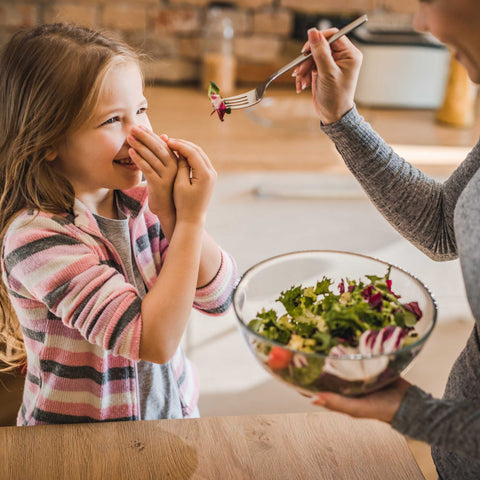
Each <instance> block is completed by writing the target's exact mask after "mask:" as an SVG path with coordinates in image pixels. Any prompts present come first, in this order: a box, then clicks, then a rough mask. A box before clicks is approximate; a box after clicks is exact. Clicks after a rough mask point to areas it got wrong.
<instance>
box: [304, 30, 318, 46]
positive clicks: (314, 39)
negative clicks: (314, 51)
mask: <svg viewBox="0 0 480 480" xmlns="http://www.w3.org/2000/svg"><path fill="white" fill-rule="evenodd" d="M307 33H308V41H309V43H310V45H312V44H313V45H315V44H316V43H319V42H320V40H321V36H320V32H319V31H318V30H317V29H316V28H309V29H308V32H307Z"/></svg>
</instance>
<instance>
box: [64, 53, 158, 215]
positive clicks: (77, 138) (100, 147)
mask: <svg viewBox="0 0 480 480" xmlns="http://www.w3.org/2000/svg"><path fill="white" fill-rule="evenodd" d="M146 111H147V101H146V100H145V97H144V96H143V83H142V77H141V74H140V70H139V68H138V66H137V65H136V64H135V63H134V62H129V63H123V64H120V65H117V66H115V67H113V68H112V69H110V71H109V72H108V73H107V75H106V77H105V82H104V87H103V89H102V91H101V92H100V97H99V102H98V105H97V107H96V109H95V111H94V112H93V116H92V119H91V120H89V121H87V122H86V123H85V124H83V125H82V126H81V127H80V128H79V129H78V130H77V131H75V132H73V133H71V134H70V135H67V136H66V138H65V140H64V141H63V142H62V143H61V145H60V146H59V147H58V148H57V149H56V152H55V153H56V158H55V160H54V162H56V167H57V168H59V169H60V170H61V172H62V173H63V174H64V175H65V176H66V177H67V178H68V180H69V181H70V182H71V183H72V185H73V188H74V190H75V196H76V197H77V198H79V199H80V200H82V201H84V203H86V204H87V205H88V206H89V208H90V209H92V210H93V211H95V210H97V211H98V210H99V208H98V205H99V204H100V203H101V202H102V201H105V199H106V198H113V197H111V195H110V196H109V194H110V193H111V192H112V191H113V190H114V189H119V190H125V189H128V188H132V187H134V186H135V185H137V184H138V183H139V182H140V180H141V172H140V170H139V169H138V168H137V167H136V166H135V164H134V163H133V162H132V161H131V159H130V157H129V155H128V149H129V145H128V144H127V141H126V138H127V135H128V134H129V133H130V130H131V129H132V127H133V126H135V125H143V126H145V127H147V128H151V126H150V122H149V120H148V116H147V114H146ZM92 202H93V204H92ZM95 202H96V205H95Z"/></svg>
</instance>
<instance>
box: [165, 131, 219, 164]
mask: <svg viewBox="0 0 480 480" xmlns="http://www.w3.org/2000/svg"><path fill="white" fill-rule="evenodd" d="M168 146H169V147H171V148H172V149H173V150H175V151H177V152H178V153H179V154H180V155H183V156H184V157H185V158H186V159H187V162H188V163H189V164H190V166H191V167H192V168H201V166H202V163H203V164H204V166H206V167H207V168H208V169H212V170H213V165H212V163H211V161H210V159H209V158H208V155H207V154H206V153H205V152H204V151H203V149H202V148H200V147H199V146H198V145H195V144H194V143H192V142H189V141H187V140H180V139H173V138H170V139H169V140H168Z"/></svg>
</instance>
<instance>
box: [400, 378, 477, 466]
mask: <svg viewBox="0 0 480 480" xmlns="http://www.w3.org/2000/svg"><path fill="white" fill-rule="evenodd" d="M392 427H393V428H395V429H396V430H398V431H399V432H400V433H402V434H404V435H407V436H408V437H411V438H415V439H417V440H421V441H423V442H426V443H428V444H430V445H432V446H435V447H438V448H441V449H442V450H445V451H451V452H458V453H460V454H462V455H465V456H467V457H471V458H472V459H474V460H476V461H478V459H479V458H480V408H479V407H478V405H476V404H474V403H473V402H471V401H467V400H465V401H458V400H439V399H436V398H433V397H432V396H431V395H429V394H428V393H425V392H424V391H423V390H421V389H420V388H418V387H416V386H412V387H410V388H409V389H408V391H407V393H406V395H405V397H404V399H403V402H402V404H401V405H400V408H399V409H398V411H397V413H396V415H395V417H394V419H393V422H392Z"/></svg>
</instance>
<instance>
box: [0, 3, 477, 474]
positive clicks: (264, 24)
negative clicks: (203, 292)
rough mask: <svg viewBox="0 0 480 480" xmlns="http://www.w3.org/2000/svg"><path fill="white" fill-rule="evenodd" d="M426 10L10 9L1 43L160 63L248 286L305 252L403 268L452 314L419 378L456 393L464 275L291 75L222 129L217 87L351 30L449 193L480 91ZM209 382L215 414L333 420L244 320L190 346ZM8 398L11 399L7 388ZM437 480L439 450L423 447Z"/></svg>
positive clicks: (149, 71) (397, 144) (471, 133)
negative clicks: (249, 341)
mask: <svg viewBox="0 0 480 480" xmlns="http://www.w3.org/2000/svg"><path fill="white" fill-rule="evenodd" d="M417 1H418V0H403V1H397V0H236V1H230V2H214V3H212V2H208V1H207V0H115V1H114V0H104V1H99V2H95V1H93V0H75V1H73V0H62V1H52V0H36V1H35V0H24V1H21V0H20V1H13V0H12V1H9V0H0V45H1V44H3V43H5V42H6V41H7V40H8V38H9V37H10V36H11V34H13V33H14V32H15V31H16V30H18V29H20V28H24V27H31V26H34V25H37V24H41V23H46V22H55V21H60V20H67V21H71V22H75V23H79V24H82V25H86V26H90V27H93V28H101V29H105V30H107V31H109V32H113V33H114V34H116V35H118V36H120V37H121V38H123V39H124V40H125V41H127V42H128V43H130V44H131V45H133V46H135V47H136V48H138V49H139V50H140V51H141V52H142V53H144V54H145V55H144V60H143V67H144V72H145V76H146V79H147V91H146V95H147V98H148V100H149V115H150V119H151V122H152V125H153V127H154V129H155V130H156V131H157V132H159V133H167V134H169V135H170V136H172V137H182V138H187V139H189V140H192V141H194V142H195V143H197V144H199V145H201V146H202V147H203V148H204V150H205V151H206V152H207V153H208V155H209V156H210V158H211V159H212V161H213V163H214V165H215V167H216V169H217V171H218V173H219V177H218V183H217V189H216V193H215V196H214V198H213V200H212V205H211V208H210V211H209V216H208V224H207V228H208V230H209V232H210V233H211V234H212V235H213V236H214V237H215V238H216V239H217V241H218V242H219V243H220V244H221V245H222V246H223V247H224V248H225V249H226V250H228V251H229V252H230V253H231V254H232V255H233V256H234V257H235V258H236V260H237V263H238V266H239V270H240V272H243V271H245V270H246V269H247V268H249V267H250V266H252V265H253V264H255V263H256V262H258V261H260V260H263V259H265V258H267V257H270V256H273V255H276V254H281V253H285V252H288V251H293V250H305V249H335V250H345V251H352V252H358V253H363V254H367V255H371V256H374V257H377V258H381V259H382V260H386V261H389V262H391V263H394V264H397V265H399V266H401V267H403V268H404V269H406V270H408V271H410V272H411V273H413V274H414V275H415V276H417V277H418V278H420V279H421V280H422V281H423V282H424V283H425V284H426V285H427V286H428V287H429V288H430V289H431V291H432V292H433V295H434V296H435V298H436V299H437V302H438V306H439V319H438V325H437V327H436V329H435V331H434V333H433V335H432V337H431V338H430V340H429V341H428V342H427V345H426V346H425V349H424V351H423V352H422V353H421V354H420V356H419V357H418V358H417V360H416V361H415V362H414V364H413V366H412V368H411V370H410V371H409V372H408V373H407V375H406V376H407V378H408V379H409V380H411V381H413V382H415V383H417V384H418V385H419V386H421V387H422V388H424V389H425V390H427V391H429V392H431V393H432V394H434V395H441V394H442V392H443V388H444V384H445V381H446V377H447V374H448V371H449V369H450V366H451V365H452V363H453V361H454V359H455V358H456V356H457V355H458V353H459V351H460V350H461V348H462V347H463V345H464V342H465V339H466V338H467V336H468V334H469V332H470V330H471V328H472V317H471V313H470V310H469V308H468V305H467V302H466V299H465V295H464V289H463V282H462V278H461V272H460V268H459V264H458V261H450V262H444V263H437V262H433V261H432V260H430V259H429V258H427V257H426V256H425V255H424V254H422V253H420V252H419V251H418V250H417V249H416V248H415V247H413V246H412V245H411V244H410V243H409V242H407V241H406V240H404V239H403V238H402V237H401V236H400V235H399V234H398V233H397V232H396V231H395V230H394V229H393V228H392V227H391V226H390V225H389V224H388V223H387V222H386V221H385V219H384V218H383V217H382V216H381V215H380V214H379V213H378V212H377V211H376V209H375V208H374V207H373V206H372V205H371V204H370V202H369V200H368V198H367V197H366V196H365V194H364V193H363V191H362V190H361V189H360V188H359V186H358V184H357V183H356V181H355V180H354V179H353V177H351V176H350V175H349V173H348V171H347V169H346V167H345V166H344V164H343V162H342V160H341V158H340V157H339V155H338V153H337V152H336V150H335V148H334V147H333V146H332V144H331V143H330V142H329V141H328V139H327V138H326V137H325V136H324V135H323V134H322V133H321V132H320V131H319V126H318V119H317V118H316V116H315V112H314V111H313V107H312V102H311V95H310V92H309V91H305V92H303V93H301V94H300V95H297V94H296V93H295V92H294V81H293V79H292V77H291V76H290V75H289V74H286V75H284V76H283V77H280V78H279V79H278V80H277V81H276V82H275V83H274V85H272V87H271V88H270V89H269V90H268V91H267V95H266V98H265V99H264V100H263V101H262V102H261V103H260V104H258V105H257V106H255V107H253V108H251V109H248V110H239V111H235V112H233V113H232V114H231V115H227V116H226V117H225V121H224V122H220V120H219V119H218V118H217V117H216V115H214V116H210V113H211V107H210V104H209V100H208V98H207V96H206V84H207V83H208V81H210V80H214V81H215V82H216V83H217V84H218V85H219V87H220V89H221V92H222V93H230V92H232V93H241V92H242V91H244V90H248V89H250V88H252V86H253V85H254V84H255V83H256V82H260V81H263V80H264V79H265V78H266V77H267V76H268V75H270V74H271V73H272V72H273V71H275V70H276V69H277V68H278V67H280V66H282V65H283V64H285V63H287V62H288V61H290V60H291V59H293V58H295V57H296V56H297V55H299V52H300V50H301V48H302V46H303V44H304V42H305V39H306V31H307V29H308V28H310V27H312V26H317V27H320V28H327V27H329V26H336V27H342V26H343V25H345V24H346V23H348V22H349V21H351V20H353V19H354V18H356V17H357V16H359V15H361V14H364V13H367V14H368V16H369V22H368V23H367V24H366V25H365V26H364V27H362V28H361V29H358V30H357V31H356V32H355V33H354V34H351V35H350V38H351V39H352V40H353V41H354V42H355V43H356V44H357V46H358V47H359V48H360V49H361V50H362V52H363V54H364V62H363V67H362V71H361V75H360V79H359V84H358V89H357V94H356V95H357V96H356V101H357V104H358V107H359V110H360V112H361V113H362V115H364V117H365V118H366V119H367V120H368V121H369V122H370V123H371V124H372V126H373V127H374V128H375V129H376V130H377V131H378V132H379V133H380V134H381V135H382V136H383V138H385V140H386V141H387V142H388V143H390V144H391V145H393V146H394V148H395V149H396V151H397V152H398V153H400V154H401V155H402V156H404V157H405V158H406V159H407V160H409V161H411V162H412V163H413V164H414V165H416V166H417V167H418V168H420V169H422V170H423V171H425V172H426V173H427V174H429V175H431V176H433V177H435V178H437V179H438V180H439V181H442V180H443V179H444V178H446V177H447V176H448V175H449V174H450V173H451V172H452V171H453V170H454V169H455V168H456V166H457V165H458V164H459V163H460V162H461V161H462V160H463V159H464V158H465V156H466V154H467V153H468V151H469V149H470V148H471V147H472V146H473V145H474V144H475V143H476V142H477V140H478V137H479V134H480V121H479V117H478V98H477V97H478V95H477V88H476V87H475V86H474V85H473V84H471V82H470V81H469V80H468V78H467V76H466V72H465V71H464V70H463V67H461V66H460V65H458V64H457V63H456V61H455V60H453V59H452V58H451V56H450V53H449V51H448V50H447V48H445V46H443V45H441V44H439V43H438V42H437V41H435V39H433V38H432V37H430V36H429V35H422V34H419V33H416V32H414V31H413V28H412V16H413V12H414V10H415V8H416V6H417ZM183 343H184V347H185V349H186V351H187V353H188V355H189V356H190V357H191V359H192V360H193V361H194V362H195V364H196V365H197V368H198V370H199V374H200V385H201V396H200V411H201V413H202V415H203V416H215V415H241V414H250V413H281V412H303V411H318V409H317V408H316V407H315V408H314V407H313V406H311V404H310V401H309V400H308V399H306V398H304V397H302V396H300V395H298V394H297V393H295V392H294V391H293V390H292V389H289V388H288V387H286V386H284V385H282V384H279V383H277V382H276V381H274V380H273V379H272V378H271V377H270V376H269V375H268V374H267V373H266V372H264V371H263V370H262V369H261V367H260V366H259V365H257V364H256V363H255V360H254V359H253V356H252V355H251V354H250V352H249V351H248V348H247V346H246V344H245V342H244V341H243V339H242V338H241V334H240V332H239V330H238V328H237V325H236V319H235V317H234V315H233V312H230V313H229V314H228V315H227V316H226V317H225V318H208V317H204V316H202V315H200V314H198V313H195V312H194V314H193V315H192V320H191V322H190V325H189V327H188V330H187V332H186V334H185V338H184V340H183ZM2 384H3V386H2ZM21 384H22V379H21V378H19V377H12V376H5V375H3V376H0V406H1V408H0V425H8V424H13V423H14V417H15V411H16V409H17V408H18V403H19V396H20V393H21ZM409 446H410V448H411V449H412V451H413V452H414V454H415V457H416V459H417V461H418V463H419V465H420V467H421V469H422V471H423V472H424V475H425V477H426V478H427V479H430V478H431V479H436V475H435V473H434V467H433V465H432V463H431V459H430V457H429V449H428V447H427V446H425V445H423V444H420V443H418V442H412V441H409Z"/></svg>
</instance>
